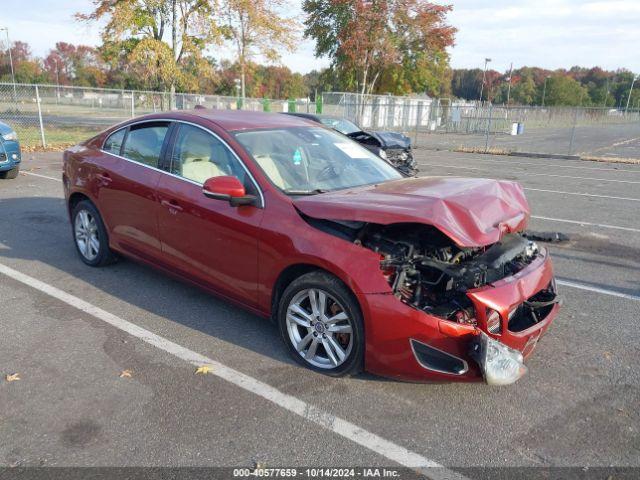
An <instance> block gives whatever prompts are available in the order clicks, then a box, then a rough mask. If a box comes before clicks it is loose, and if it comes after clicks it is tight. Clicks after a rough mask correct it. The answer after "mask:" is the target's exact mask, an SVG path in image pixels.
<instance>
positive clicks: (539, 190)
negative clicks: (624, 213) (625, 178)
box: [524, 187, 640, 202]
mask: <svg viewBox="0 0 640 480" xmlns="http://www.w3.org/2000/svg"><path fill="white" fill-rule="evenodd" d="M524 189H525V190H528V191H530V192H544V193H558V194H561V195H577V196H579V197H593V198H609V199H611V200H625V201H627V202H640V198H630V197H613V196H611V195H596V194H595V193H581V192H564V191H562V190H545V189H543V188H530V187H524Z"/></svg>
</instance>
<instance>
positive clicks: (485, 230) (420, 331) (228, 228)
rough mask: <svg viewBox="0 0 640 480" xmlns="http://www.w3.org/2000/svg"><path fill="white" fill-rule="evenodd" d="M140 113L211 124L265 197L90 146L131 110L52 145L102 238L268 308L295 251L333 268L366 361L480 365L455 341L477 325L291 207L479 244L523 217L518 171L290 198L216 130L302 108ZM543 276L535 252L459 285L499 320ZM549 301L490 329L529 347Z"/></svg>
mask: <svg viewBox="0 0 640 480" xmlns="http://www.w3.org/2000/svg"><path fill="white" fill-rule="evenodd" d="M143 119H169V120H176V121H186V122H190V123H194V124H197V125H201V126H202V127H204V128H207V129H209V130H211V131H212V132H214V133H215V134H217V135H218V136H219V137H220V138H222V139H223V140H224V141H225V142H226V143H227V144H228V145H229V146H230V147H231V148H232V149H233V151H235V152H236V154H237V155H238V157H239V158H240V159H241V160H242V162H243V163H244V164H245V166H246V167H247V169H248V170H249V171H250V172H251V174H252V176H253V177H254V178H255V180H256V182H257V183H258V186H259V188H260V191H261V192H262V196H263V197H264V208H260V206H253V205H245V206H240V207H233V206H231V205H230V204H229V202H228V201H224V200H217V199H211V198H207V197H205V195H203V192H202V188H203V187H202V186H201V185H199V184H195V183H193V182H189V181H185V180H184V179H181V178H179V177H177V176H175V175H171V174H169V173H168V172H162V171H160V170H158V169H151V168H148V167H145V166H141V165H139V164H136V163H134V162H131V161H129V160H125V159H122V158H119V157H117V156H114V155H111V154H107V153H103V152H101V151H100V148H101V146H102V144H103V142H104V140H105V139H106V137H107V136H108V135H109V133H111V132H113V131H115V130H116V129H117V128H121V127H122V126H126V125H127V124H128V123H131V122H136V121H140V120H141V119H134V120H131V121H129V122H125V123H123V124H121V125H118V126H115V127H113V128H111V129H110V130H108V131H106V132H104V133H102V134H101V135H99V136H97V137H95V138H94V139H91V140H89V141H87V142H85V143H83V144H81V145H79V146H76V147H73V148H71V149H69V150H68V151H67V152H65V156H64V158H65V162H64V163H65V165H64V177H65V182H64V186H65V193H66V197H67V199H69V198H70V196H71V195H72V194H74V193H81V194H83V195H85V196H87V197H89V198H90V199H91V200H92V201H93V202H94V203H95V205H96V206H97V208H98V210H99V211H100V212H101V214H102V216H103V218H104V220H105V223H106V226H107V230H108V232H109V236H110V245H111V247H112V248H113V249H114V250H116V251H118V252H120V253H122V254H124V255H126V256H130V257H133V258H135V259H138V260H141V261H144V262H146V263H149V264H152V265H154V266H155V267H157V268H160V269H162V270H163V271H165V272H168V273H170V274H172V275H175V276H178V277H180V278H183V279H186V280H187V281H190V282H192V283H194V284H197V285H199V286H201V287H203V288H205V289H207V290H208V291H210V292H213V293H215V294H217V295H220V296H222V297H224V298H226V299H229V300H231V301H233V302H234V303H236V304H239V305H241V306H243V307H245V308H248V309H250V310H251V311H253V312H255V313H258V314H260V315H262V316H265V317H266V316H269V315H270V314H271V309H272V301H273V295H274V287H275V285H276V282H277V280H278V277H279V276H280V274H281V273H282V272H283V271H284V270H285V269H286V268H288V267H291V266H297V265H301V264H303V265H308V266H312V267H315V268H322V269H324V270H326V271H328V272H330V273H332V274H333V275H335V276H337V277H338V278H340V279H341V280H342V281H343V282H344V283H345V284H346V285H347V286H348V287H349V288H350V289H351V290H352V291H353V292H354V294H355V295H356V297H357V299H358V300H359V303H360V307H361V310H362V313H363V316H364V322H365V342H366V354H365V368H366V369H367V370H368V371H370V372H372V373H376V374H380V375H384V376H388V377H393V378H399V379H408V380H415V381H452V380H453V381H459V380H465V381H469V380H479V379H480V378H481V377H480V371H479V369H478V367H477V365H476V364H475V363H474V362H473V361H472V360H471V359H470V358H469V357H468V354H467V351H468V344H469V341H470V340H471V339H472V338H474V336H475V334H476V333H477V330H476V328H475V327H473V326H467V325H460V324H455V323H452V322H448V321H446V320H442V319H439V318H437V317H433V316H430V315H427V314H426V313H424V312H421V311H418V310H415V309H413V308H411V307H409V306H407V305H405V304H404V303H402V302H400V301H399V300H397V299H396V298H395V297H394V296H393V295H392V294H391V289H390V286H389V284H388V283H387V281H386V280H385V278H384V275H383V272H382V271H381V270H380V263H379V262H380V257H379V255H378V254H376V253H374V252H372V251H370V250H367V249H365V248H363V247H361V246H358V245H355V244H353V243H350V242H347V241H345V240H342V239H340V238H337V237H335V236H333V235H330V234H327V233H324V232H322V231H319V230H317V229H315V228H313V227H311V226H310V225H309V224H308V223H307V222H305V221H304V220H303V219H302V217H301V216H300V214H299V213H298V211H297V209H299V210H300V211H302V212H304V213H306V214H307V215H309V216H313V217H319V218H327V219H344V220H359V221H370V222H376V223H381V224H390V223H397V222H417V223H427V224H430V225H433V226H435V227H436V228H438V229H440V230H441V231H442V232H444V233H445V234H447V235H448V236H450V237H451V238H452V240H454V241H455V242H456V243H458V244H459V245H461V246H481V245H487V244H490V243H493V242H495V241H497V240H498V239H499V238H500V236H501V235H502V234H503V233H504V232H508V231H518V230H520V229H522V228H524V226H525V225H526V222H527V220H528V217H529V208H528V205H527V203H526V200H525V198H524V195H523V192H522V188H521V187H520V186H519V185H518V184H517V183H514V182H508V181H493V180H481V179H451V178H421V179H405V180H399V181H393V182H388V183H384V184H381V185H373V186H367V187H360V188H356V189H351V190H345V191H338V192H330V193H326V194H321V195H316V196H312V197H303V198H298V199H297V200H295V201H294V200H292V199H291V198H290V197H288V196H286V195H284V194H283V193H282V192H280V191H279V190H278V189H277V188H275V187H274V186H273V184H272V183H270V182H269V181H268V179H267V178H266V177H265V176H264V175H263V173H262V171H261V169H260V168H259V167H258V166H257V165H256V164H255V163H254V162H253V160H252V159H251V157H249V156H248V155H247V153H246V152H245V151H244V149H242V147H241V146H240V145H239V144H238V143H237V142H236V141H235V139H234V138H233V136H232V135H231V134H230V133H229V132H230V131H233V130H239V129H255V128H277V127H289V126H301V125H308V123H307V122H306V121H304V120H302V119H299V118H296V117H293V116H288V115H277V114H267V113H260V112H238V111H213V110H195V111H185V112H171V113H163V114H154V115H149V116H146V117H143ZM315 126H317V125H315ZM107 177H108V178H109V179H108V180H107V179H106V178H107ZM206 188H208V189H210V190H211V191H214V192H218V193H225V194H228V195H233V196H235V195H236V194H237V195H238V196H242V195H244V192H240V190H239V189H237V184H235V186H234V185H233V184H232V181H231V180H229V179H225V178H224V177H219V178H217V179H215V180H210V181H208V182H206ZM240 193H242V195H240ZM552 276H553V271H552V267H551V262H550V260H549V258H548V256H547V255H546V253H545V254H544V255H542V256H541V257H540V258H539V259H537V260H536V261H534V262H533V263H532V264H531V265H529V266H528V267H526V268H525V269H524V270H522V271H521V272H519V273H518V274H517V275H515V276H514V277H510V278H507V279H505V280H502V281H500V282H497V283H496V284H494V285H493V286H491V287H485V288H480V289H477V290H474V291H471V292H469V293H468V295H469V297H470V299H471V300H472V302H473V303H474V304H475V306H476V310H477V311H482V312H483V311H484V309H485V308H486V307H491V308H493V309H495V310H497V311H498V312H499V313H500V314H501V316H502V318H503V322H506V320H505V319H506V318H507V315H508V312H509V309H510V308H512V306H513V305H516V304H518V303H519V302H522V301H523V299H526V298H528V297H530V296H531V295H533V294H534V293H535V292H537V291H539V290H540V289H543V288H545V287H546V285H547V284H548V283H549V281H550V280H551V279H552ZM557 310H558V309H557V307H556V308H555V309H554V310H553V311H552V313H551V314H550V315H549V316H548V317H547V318H546V319H545V320H544V321H542V322H540V323H539V324H537V325H536V326H535V327H533V328H531V329H529V330H528V331H525V332H520V333H511V332H508V331H507V329H506V328H503V331H504V333H503V335H502V336H500V337H499V339H500V340H501V341H503V342H504V343H505V344H507V345H509V346H511V347H513V348H517V349H520V350H523V349H525V346H526V345H527V342H529V344H528V346H527V347H526V349H527V350H526V351H525V352H524V353H525V354H526V355H528V354H529V353H530V350H531V349H532V346H535V343H536V342H537V339H538V338H539V336H540V335H542V333H544V332H545V331H546V329H547V328H548V326H549V324H550V323H551V322H552V320H553V318H554V317H555V315H556V313H557ZM478 327H479V328H482V329H486V319H485V318H484V317H483V314H482V315H478ZM492 337H494V338H497V337H496V336H495V335H492ZM409 338H414V339H416V340H418V341H422V342H424V343H428V344H430V345H432V346H434V347H436V348H439V349H441V350H444V351H447V352H449V353H451V354H453V355H456V356H459V357H460V358H463V359H465V360H466V361H467V362H468V365H469V370H468V372H467V373H465V374H464V375H460V376H455V375H447V374H442V373H436V372H432V371H428V370H426V369H424V368H423V367H421V366H420V365H419V364H418V363H417V361H416V360H415V358H414V356H413V353H412V350H411V348H410V344H409Z"/></svg>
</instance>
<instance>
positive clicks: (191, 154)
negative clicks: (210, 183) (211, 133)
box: [181, 132, 226, 183]
mask: <svg viewBox="0 0 640 480" xmlns="http://www.w3.org/2000/svg"><path fill="white" fill-rule="evenodd" d="M184 145H186V146H187V148H185V150H186V151H185V152H184V156H183V157H182V173H181V174H182V176H183V177H184V178H188V179H189V180H193V181H194V182H198V183H204V182H205V181H206V180H208V179H209V178H211V177H219V176H221V175H226V174H225V173H224V172H223V171H222V170H221V169H220V167H218V165H216V164H215V163H213V162H212V161H211V160H212V159H211V149H212V144H211V140H210V139H209V138H208V136H207V135H206V134H201V133H200V132H194V134H191V135H188V136H187V137H186V138H185V139H184Z"/></svg>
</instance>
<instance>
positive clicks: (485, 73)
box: [480, 58, 491, 104]
mask: <svg viewBox="0 0 640 480" xmlns="http://www.w3.org/2000/svg"><path fill="white" fill-rule="evenodd" d="M490 61H491V59H490V58H485V59H484V71H483V72H482V85H481V86H480V103H481V104H482V92H483V91H484V81H485V78H487V64H488V63H489V62H490Z"/></svg>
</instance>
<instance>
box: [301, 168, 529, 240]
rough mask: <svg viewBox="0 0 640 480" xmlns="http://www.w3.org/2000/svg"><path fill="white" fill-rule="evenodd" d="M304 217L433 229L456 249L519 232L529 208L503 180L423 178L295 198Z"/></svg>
mask: <svg viewBox="0 0 640 480" xmlns="http://www.w3.org/2000/svg"><path fill="white" fill-rule="evenodd" d="M295 204H296V207H298V208H299V209H300V210H301V211H302V212H304V213H305V214H306V215H309V216H310V217H318V218H330V219H335V220H357V221H362V222H372V223H379V224H383V225H386V224H390V223H399V222H407V223H425V224H428V225H433V226H434V227H436V228H438V229H439V230H440V231H441V232H443V233H444V234H445V235H447V236H448V237H449V238H451V239H452V240H453V241H454V242H455V243H456V244H458V245H459V246H461V247H475V246H484V245H489V244H492V243H495V242H497V241H498V240H500V238H501V237H502V235H503V234H505V233H509V232H517V231H519V230H522V229H523V228H524V226H525V225H526V223H527V220H528V218H529V205H528V204H527V201H526V199H525V197H524V192H523V191H522V187H521V186H520V185H519V184H518V183H516V182H510V181H507V180H489V179H484V178H451V177H447V178H445V177H425V178H412V179H404V180H396V181H394V182H386V183H382V184H380V185H369V186H366V187H360V188H354V189H351V190H341V191H336V192H329V193H327V194H325V195H315V196H313V197H305V198H301V199H298V200H296V202H295Z"/></svg>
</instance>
